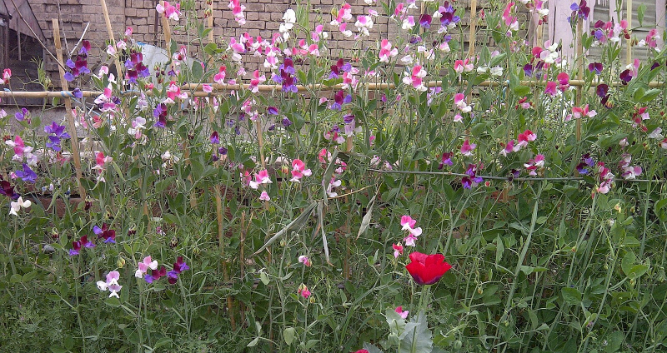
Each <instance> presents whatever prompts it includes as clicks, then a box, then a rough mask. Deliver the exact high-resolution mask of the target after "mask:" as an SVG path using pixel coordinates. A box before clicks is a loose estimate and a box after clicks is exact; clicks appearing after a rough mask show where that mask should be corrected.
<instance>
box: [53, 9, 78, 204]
mask: <svg viewBox="0 0 667 353" xmlns="http://www.w3.org/2000/svg"><path fill="white" fill-rule="evenodd" d="M51 23H52V24H53V40H54V43H55V47H56V56H57V58H58V63H59V65H58V72H59V73H60V83H61V85H62V88H63V91H68V90H69V88H68V85H67V80H65V70H64V69H63V68H64V65H63V64H64V61H63V48H62V43H61V42H60V24H59V23H58V19H56V18H54V19H52V20H51ZM64 101H65V109H66V112H65V114H66V116H67V124H68V130H69V135H70V136H71V141H72V154H73V156H72V158H73V161H74V169H75V171H76V181H77V184H78V187H79V195H80V196H81V199H82V200H84V201H85V200H86V190H85V189H84V188H83V185H82V184H81V179H83V173H82V172H81V155H80V154H79V136H78V134H77V132H76V124H75V123H74V115H72V99H71V98H69V97H65V99H64Z"/></svg>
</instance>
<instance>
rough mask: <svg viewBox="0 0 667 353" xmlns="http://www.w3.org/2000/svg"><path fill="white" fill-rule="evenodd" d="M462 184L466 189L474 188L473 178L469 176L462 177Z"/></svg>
mask: <svg viewBox="0 0 667 353" xmlns="http://www.w3.org/2000/svg"><path fill="white" fill-rule="evenodd" d="M461 184H462V185H463V188H464V189H472V180H470V178H468V177H467V176H465V177H463V178H462V179H461Z"/></svg>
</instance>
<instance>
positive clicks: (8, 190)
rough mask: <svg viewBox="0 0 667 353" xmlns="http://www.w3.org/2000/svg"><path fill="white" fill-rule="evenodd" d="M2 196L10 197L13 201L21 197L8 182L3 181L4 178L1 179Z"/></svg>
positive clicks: (0, 191)
mask: <svg viewBox="0 0 667 353" xmlns="http://www.w3.org/2000/svg"><path fill="white" fill-rule="evenodd" d="M0 194H2V195H5V196H7V197H9V198H11V199H12V200H16V199H18V198H19V196H21V195H19V194H18V193H17V192H16V191H14V187H13V186H12V184H11V183H10V182H8V181H6V180H2V177H0Z"/></svg>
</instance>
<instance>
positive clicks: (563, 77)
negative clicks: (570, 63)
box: [556, 72, 570, 92]
mask: <svg viewBox="0 0 667 353" xmlns="http://www.w3.org/2000/svg"><path fill="white" fill-rule="evenodd" d="M556 79H557V80H558V82H559V83H560V84H559V85H558V89H559V90H561V92H563V91H565V90H566V89H568V87H570V75H568V74H567V72H561V73H559V74H558V76H556Z"/></svg>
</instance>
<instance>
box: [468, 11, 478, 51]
mask: <svg viewBox="0 0 667 353" xmlns="http://www.w3.org/2000/svg"><path fill="white" fill-rule="evenodd" d="M476 25H477V0H470V36H469V37H468V43H470V44H469V45H470V47H469V48H468V56H469V57H470V58H472V57H473V56H475V41H476V36H475V26H476Z"/></svg>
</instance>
